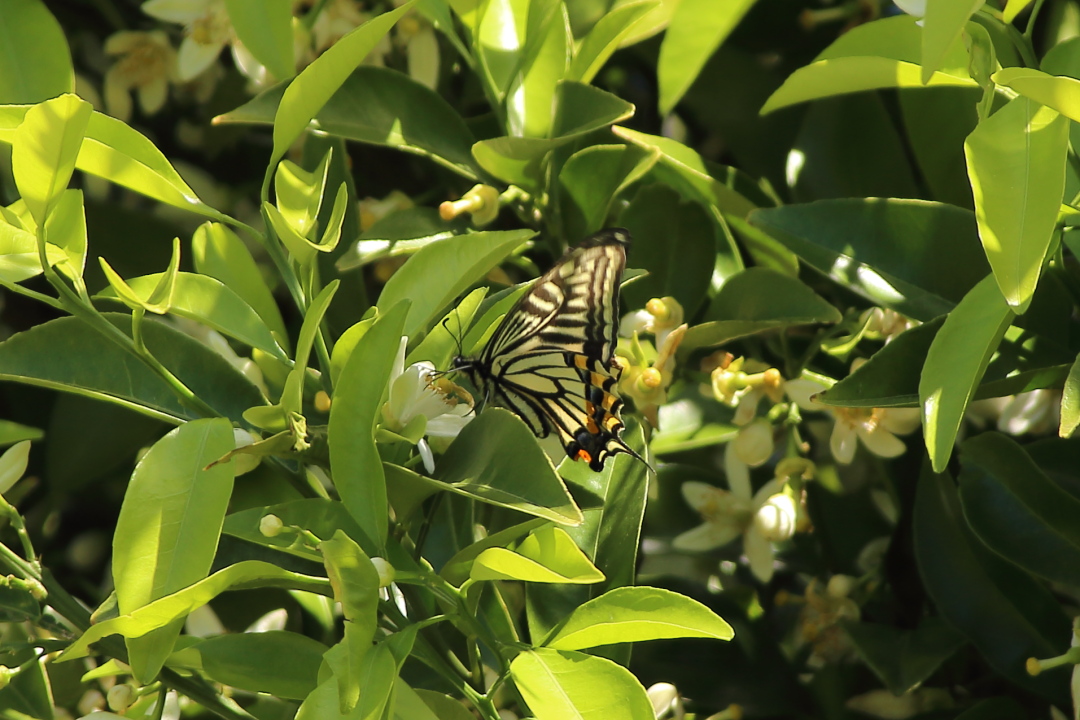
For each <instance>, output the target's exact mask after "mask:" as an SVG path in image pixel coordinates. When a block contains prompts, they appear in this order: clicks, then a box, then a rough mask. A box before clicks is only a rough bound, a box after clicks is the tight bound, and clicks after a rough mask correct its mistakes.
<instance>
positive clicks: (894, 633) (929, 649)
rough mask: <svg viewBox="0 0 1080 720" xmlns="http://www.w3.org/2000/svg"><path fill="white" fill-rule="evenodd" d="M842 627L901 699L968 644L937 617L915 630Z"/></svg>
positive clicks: (848, 624)
mask: <svg viewBox="0 0 1080 720" xmlns="http://www.w3.org/2000/svg"><path fill="white" fill-rule="evenodd" d="M841 627H843V628H844V632H846V633H847V635H848V637H850V638H851V642H852V643H853V644H854V645H855V650H856V652H858V653H859V657H861V658H862V659H863V660H864V661H865V662H866V664H867V665H868V666H869V667H870V669H871V670H873V671H874V674H875V675H877V676H878V678H880V679H881V681H882V682H883V683H885V686H886V687H887V688H888V689H889V691H890V692H892V694H893V695H896V696H898V697H899V696H900V695H904V694H906V693H909V692H911V691H913V690H914V689H915V688H917V687H918V686H919V685H921V684H922V682H923V681H924V680H926V679H927V678H928V677H930V676H931V675H933V674H934V671H936V670H937V669H938V667H939V666H940V665H941V664H942V663H943V662H945V661H946V660H948V659H949V658H950V657H951V656H952V654H953V653H955V652H956V651H957V650H958V649H959V648H960V646H961V645H963V644H964V642H965V640H964V636H963V635H961V634H960V633H959V632H957V631H956V630H954V629H953V628H952V626H951V625H949V624H948V623H946V622H945V621H944V620H942V619H940V618H936V617H928V618H924V619H923V620H922V622H920V623H919V627H918V628H917V629H915V630H902V629H900V628H896V627H892V626H890V625H879V624H877V623H868V622H842V625H841Z"/></svg>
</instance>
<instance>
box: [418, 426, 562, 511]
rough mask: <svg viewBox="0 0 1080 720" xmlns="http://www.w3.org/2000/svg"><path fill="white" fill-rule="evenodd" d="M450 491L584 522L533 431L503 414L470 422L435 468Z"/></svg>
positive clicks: (437, 477)
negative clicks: (537, 442)
mask: <svg viewBox="0 0 1080 720" xmlns="http://www.w3.org/2000/svg"><path fill="white" fill-rule="evenodd" d="M434 480H436V481H438V482H439V483H441V485H442V486H443V487H445V489H447V490H450V491H453V492H456V493H459V494H463V495H468V496H471V497H475V498H477V499H478V500H481V501H483V502H487V503H491V504H494V505H500V506H502V507H508V508H512V509H515V510H518V511H520V512H524V513H528V514H531V515H536V516H537V517H542V518H546V519H548V520H552V521H554V522H556V523H559V524H562V525H577V524H579V523H580V522H581V519H582V517H581V510H579V509H578V507H577V505H576V504H575V503H574V501H573V498H571V496H570V493H568V492H567V491H566V487H565V486H564V485H563V483H562V480H560V479H559V476H558V475H557V474H556V473H555V468H554V466H552V464H551V460H550V459H548V456H547V455H546V454H545V453H544V451H543V450H541V449H540V446H539V445H537V444H536V438H535V436H534V435H533V434H532V431H530V430H529V428H528V426H526V425H525V423H524V422H523V421H522V420H521V419H520V418H518V417H517V416H516V415H514V414H513V413H511V412H510V411H509V410H504V409H502V408H489V409H487V410H485V411H484V412H482V413H480V415H479V416H478V417H477V418H476V419H475V420H473V421H472V422H470V423H469V424H468V425H466V426H465V428H464V429H463V430H462V431H461V433H460V434H459V435H458V436H457V438H455V439H454V442H453V443H451V445H450V447H449V448H448V449H447V451H446V453H445V454H444V455H443V456H442V457H441V458H439V461H438V462H437V463H436V465H435V473H434Z"/></svg>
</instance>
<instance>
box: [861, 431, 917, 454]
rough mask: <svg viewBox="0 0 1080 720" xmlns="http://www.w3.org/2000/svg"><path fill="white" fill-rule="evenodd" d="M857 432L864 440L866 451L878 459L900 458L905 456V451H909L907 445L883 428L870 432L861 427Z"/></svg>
mask: <svg viewBox="0 0 1080 720" xmlns="http://www.w3.org/2000/svg"><path fill="white" fill-rule="evenodd" d="M855 431H856V432H857V433H858V434H859V437H860V438H862V441H863V445H866V449H867V450H869V451H870V452H872V453H874V454H875V455H877V456H878V457H883V458H894V457H900V456H901V455H903V454H904V451H905V450H907V445H905V444H904V441H903V440H901V439H900V438H898V437H896V436H895V435H893V434H892V433H891V432H889V431H888V430H886V429H884V428H882V427H878V428H877V430H875V431H873V432H870V431H869V430H865V429H864V428H862V427H861V426H860V427H858V428H856V430H855Z"/></svg>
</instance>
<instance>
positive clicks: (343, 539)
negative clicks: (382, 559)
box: [319, 530, 379, 643]
mask: <svg viewBox="0 0 1080 720" xmlns="http://www.w3.org/2000/svg"><path fill="white" fill-rule="evenodd" d="M319 552H321V553H322V556H323V563H324V564H325V565H326V574H327V575H328V576H329V578H330V586H331V587H332V588H333V589H334V600H335V601H337V602H339V603H341V614H342V615H343V616H344V617H345V619H346V620H347V621H348V622H350V623H351V624H352V626H353V628H352V629H353V630H355V631H356V637H357V638H359V639H362V641H363V642H365V643H370V642H371V641H372V639H373V638H374V637H375V626H376V624H377V621H378V614H379V573H378V571H376V570H375V566H374V565H373V564H372V563H371V558H369V557H368V556H367V555H366V554H365V553H364V551H363V550H361V549H360V546H359V545H358V544H357V543H356V541H355V540H353V539H352V538H350V537H349V536H348V535H346V534H345V533H344V532H343V531H341V530H338V531H337V532H335V533H334V537H333V538H331V539H329V540H323V541H322V542H321V543H319Z"/></svg>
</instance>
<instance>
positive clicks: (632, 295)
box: [619, 185, 717, 317]
mask: <svg viewBox="0 0 1080 720" xmlns="http://www.w3.org/2000/svg"><path fill="white" fill-rule="evenodd" d="M679 200H680V198H679V195H678V194H677V193H676V192H675V191H674V190H672V189H670V188H668V187H666V186H664V185H648V186H646V187H643V188H642V189H641V190H640V191H639V192H638V193H637V194H636V195H635V196H634V199H633V200H632V201H631V202H630V205H629V206H628V207H627V208H626V209H625V210H623V212H622V214H621V215H620V216H619V224H620V225H622V226H624V227H625V228H626V229H627V230H629V231H630V235H631V237H633V243H632V244H631V246H630V252H629V253H628V254H627V259H626V262H627V265H628V266H630V267H633V268H640V269H642V270H646V271H648V273H649V274H648V275H646V276H645V277H643V278H641V279H640V280H638V281H636V282H634V283H632V284H631V285H629V286H627V287H626V289H625V290H623V297H624V298H626V303H627V305H628V306H629V307H632V308H642V307H645V303H647V302H648V301H649V300H650V299H652V298H660V297H668V296H671V297H674V298H675V299H676V300H677V301H678V302H679V304H680V305H682V307H683V310H684V311H685V313H686V317H694V315H695V313H696V312H697V310H698V308H699V307H701V305H702V303H704V302H705V300H706V299H707V298H706V293H707V292H708V290H709V283H710V281H711V280H712V274H713V265H714V262H715V259H716V252H717V249H716V246H717V240H716V234H715V230H714V226H713V221H712V218H711V217H710V216H709V213H708V211H707V210H705V208H703V207H702V206H701V205H700V204H699V203H696V202H680V201H679Z"/></svg>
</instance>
